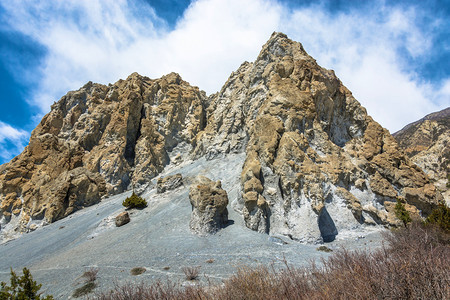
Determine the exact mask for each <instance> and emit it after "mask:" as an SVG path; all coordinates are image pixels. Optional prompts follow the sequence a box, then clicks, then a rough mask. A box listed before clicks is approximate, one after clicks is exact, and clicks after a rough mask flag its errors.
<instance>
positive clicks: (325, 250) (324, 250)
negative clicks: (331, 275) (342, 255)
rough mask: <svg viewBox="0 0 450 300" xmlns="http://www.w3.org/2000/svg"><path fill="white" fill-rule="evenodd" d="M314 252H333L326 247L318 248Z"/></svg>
mask: <svg viewBox="0 0 450 300" xmlns="http://www.w3.org/2000/svg"><path fill="white" fill-rule="evenodd" d="M316 250H317V251H322V252H332V251H333V250H331V249H330V248H328V247H327V246H320V247H318V248H317V249H316Z"/></svg>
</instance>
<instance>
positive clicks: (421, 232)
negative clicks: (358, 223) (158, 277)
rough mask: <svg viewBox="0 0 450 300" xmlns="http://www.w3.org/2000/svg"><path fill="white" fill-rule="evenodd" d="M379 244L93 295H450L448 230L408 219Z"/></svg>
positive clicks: (110, 299) (106, 298)
mask: <svg viewBox="0 0 450 300" xmlns="http://www.w3.org/2000/svg"><path fill="white" fill-rule="evenodd" d="M386 241H387V245H386V246H385V247H383V249H381V250H378V251H374V252H372V253H367V252H349V251H338V252H336V253H335V254H334V255H332V256H331V257H329V258H328V259H323V260H322V264H321V265H320V266H318V265H314V264H313V265H311V266H309V267H307V268H293V267H290V266H289V265H286V267H285V268H284V269H282V270H275V269H274V268H268V267H264V266H260V267H257V268H242V269H239V270H238V271H237V273H236V274H235V275H233V276H232V277H231V278H229V279H227V280H226V281H224V283H223V284H222V285H216V286H212V285H209V286H203V287H202V286H194V287H187V288H179V287H177V285H176V284H174V283H170V282H166V283H163V282H157V283H154V284H152V285H146V284H144V283H141V284H139V285H126V286H117V287H116V288H115V289H114V290H113V291H111V292H109V293H103V294H99V295H97V298H98V299H102V300H121V299H136V300H140V299H230V300H231V299H233V300H234V299H277V300H279V299H450V272H449V269H448V266H449V265H450V264H449V257H450V233H449V232H448V231H445V230H442V229H439V228H437V227H433V226H424V225H422V224H412V225H410V226H408V227H407V228H403V229H400V230H396V231H393V232H392V233H389V234H387V235H386Z"/></svg>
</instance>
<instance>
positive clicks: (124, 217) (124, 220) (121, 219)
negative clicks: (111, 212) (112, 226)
mask: <svg viewBox="0 0 450 300" xmlns="http://www.w3.org/2000/svg"><path fill="white" fill-rule="evenodd" d="M115 223H116V227H120V226H123V225H125V224H128V223H130V215H129V214H128V212H126V211H124V212H121V213H120V214H118V215H117V216H116V219H115Z"/></svg>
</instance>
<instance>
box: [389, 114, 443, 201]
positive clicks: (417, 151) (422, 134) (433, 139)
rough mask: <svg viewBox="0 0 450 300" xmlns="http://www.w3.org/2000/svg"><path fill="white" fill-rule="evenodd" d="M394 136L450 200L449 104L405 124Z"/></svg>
mask: <svg viewBox="0 0 450 300" xmlns="http://www.w3.org/2000/svg"><path fill="white" fill-rule="evenodd" d="M393 136H394V137H395V139H396V140H397V141H398V143H399V145H400V146H401V147H402V148H403V149H404V150H405V152H406V154H407V155H408V156H409V157H410V158H411V160H412V161H413V162H414V163H415V164H417V165H418V166H419V167H421V168H422V170H424V171H425V173H427V175H428V177H429V178H430V180H431V182H432V183H433V184H434V185H435V186H436V187H437V188H438V189H439V190H440V192H441V193H442V195H443V196H444V198H445V200H446V201H447V203H448V204H450V189H449V184H450V183H449V168H450V166H449V162H450V146H449V145H450V107H447V108H446V109H443V110H441V111H438V112H435V113H432V114H429V115H427V116H425V117H424V118H422V119H421V120H419V121H416V122H414V123H411V124H408V125H406V126H405V127H404V128H403V129H402V130H400V131H398V132H396V133H394V134H393Z"/></svg>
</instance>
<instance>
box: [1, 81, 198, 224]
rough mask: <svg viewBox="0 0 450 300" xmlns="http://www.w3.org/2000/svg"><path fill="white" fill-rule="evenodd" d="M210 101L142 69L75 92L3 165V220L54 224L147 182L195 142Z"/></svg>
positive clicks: (182, 83)
mask: <svg viewBox="0 0 450 300" xmlns="http://www.w3.org/2000/svg"><path fill="white" fill-rule="evenodd" d="M204 102H206V96H205V94H204V92H201V91H200V90H199V89H198V88H196V87H192V86H190V85H189V84H188V83H187V82H185V81H183V80H182V79H181V78H180V76H179V75H178V74H175V73H171V74H169V75H167V76H164V77H162V78H161V79H157V80H151V79H149V78H147V77H143V76H140V75H138V74H137V73H134V74H132V75H130V76H129V77H128V78H127V79H126V80H119V81H118V82H116V83H115V84H113V85H109V86H106V85H100V84H93V83H88V84H86V85H85V86H84V87H82V88H81V89H79V90H78V91H74V92H69V93H68V94H67V95H65V96H64V97H62V98H61V100H59V101H58V102H57V103H55V104H54V105H53V106H52V110H51V112H50V113H48V114H47V115H46V116H45V117H44V118H43V119H42V121H41V123H40V124H39V125H38V126H37V127H36V129H35V130H34V131H33V132H32V135H31V138H30V143H29V145H28V146H27V147H26V148H25V150H24V151H23V153H22V154H20V155H19V156H17V157H16V158H14V159H13V160H12V161H11V162H10V163H7V164H4V165H2V166H1V167H0V200H1V206H0V222H2V223H3V224H5V223H7V222H9V221H10V220H11V217H12V218H15V219H18V220H21V221H20V224H19V225H18V230H22V231H23V230H27V228H28V225H29V222H30V220H35V221H37V222H53V221H55V220H57V219H60V218H62V217H64V216H66V215H68V214H69V213H71V212H73V211H75V210H77V209H79V208H81V207H83V206H87V205H91V204H93V203H96V202H98V201H100V198H101V197H102V196H103V195H105V194H117V193H120V192H122V191H124V190H126V189H127V188H128V186H129V185H130V183H133V184H134V186H135V187H136V188H139V186H141V185H145V184H146V183H147V182H148V181H149V179H151V178H153V177H154V176H156V175H157V174H158V173H159V172H160V171H161V170H162V169H163V168H164V166H165V165H167V164H168V163H170V157H169V151H171V150H173V149H174V148H175V147H176V146H177V145H179V144H186V147H188V148H189V147H191V146H190V144H191V142H192V140H194V137H195V136H196V134H197V133H198V132H199V131H200V130H201V129H202V128H203V126H204V118H205V117H204V115H205V113H204V108H203V105H204V104H203V103H204ZM178 159H179V160H180V157H178ZM182 159H183V157H181V160H182ZM73 172H76V174H75V175H74V176H75V178H74V179H72V177H71V176H72V175H73V174H72V173H73ZM71 174H72V175H71ZM65 180H67V182H65ZM56 183H58V184H56Z"/></svg>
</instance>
